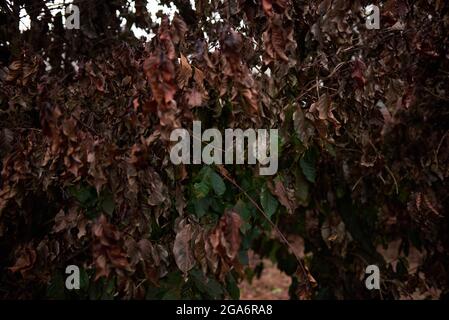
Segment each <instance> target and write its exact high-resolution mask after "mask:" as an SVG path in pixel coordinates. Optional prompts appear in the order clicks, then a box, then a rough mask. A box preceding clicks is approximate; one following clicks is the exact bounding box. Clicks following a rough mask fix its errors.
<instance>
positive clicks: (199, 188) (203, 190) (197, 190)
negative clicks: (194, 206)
mask: <svg viewBox="0 0 449 320" xmlns="http://www.w3.org/2000/svg"><path fill="white" fill-rule="evenodd" d="M193 192H194V194H195V197H196V198H197V199H201V198H205V197H206V196H207V195H208V194H209V185H208V184H207V183H206V182H205V181H201V182H197V183H195V184H194V185H193Z"/></svg>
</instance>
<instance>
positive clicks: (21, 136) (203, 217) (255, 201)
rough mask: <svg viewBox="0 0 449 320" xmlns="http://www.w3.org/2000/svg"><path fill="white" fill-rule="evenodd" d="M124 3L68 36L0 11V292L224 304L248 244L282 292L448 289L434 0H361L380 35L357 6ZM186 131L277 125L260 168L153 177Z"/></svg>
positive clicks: (448, 117)
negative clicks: (374, 10)
mask: <svg viewBox="0 0 449 320" xmlns="http://www.w3.org/2000/svg"><path fill="white" fill-rule="evenodd" d="M134 2H135V10H134V11H132V10H131V9H130V7H129V6H130V3H129V2H128V1H125V0H114V1H108V0H96V1H85V0H75V1H74V3H75V4H77V5H78V6H79V8H80V17H81V29H80V30H68V29H65V28H64V25H63V19H62V16H61V14H60V13H58V14H53V13H52V12H51V10H50V9H49V8H51V6H52V5H54V4H52V2H51V1H41V0H16V1H0V17H1V18H0V58H1V61H0V84H1V87H0V127H1V131H0V145H1V150H0V157H1V178H0V179H1V180H0V297H2V298H72V299H77V298H81V299H84V298H90V299H100V298H125V299H126V298H154V299H159V298H164V299H170V298H223V297H231V298H238V297H239V290H238V282H239V281H240V280H241V279H243V278H251V277H253V276H256V275H257V274H258V272H260V268H256V269H251V268H249V267H248V258H247V252H248V250H249V249H252V250H254V251H255V252H257V253H258V254H260V255H261V256H263V257H268V258H270V259H272V260H273V261H274V262H276V263H277V264H278V267H279V268H280V269H281V270H283V271H284V272H286V273H287V274H288V275H290V276H291V277H292V280H293V281H292V285H291V288H290V296H291V297H292V298H294V299H297V298H300V299H303V298H312V299H320V298H337V299H343V298H353V299H358V298H385V299H393V298H439V297H444V296H447V294H448V290H449V270H448V268H447V266H448V265H449V254H448V253H449V241H448V240H449V220H448V219H449V217H448V213H449V210H448V208H449V197H448V190H449V180H448V178H449V134H448V132H449V126H448V124H449V108H448V107H447V104H448V101H449V94H448V88H447V82H448V75H449V47H448V43H449V42H448V40H449V39H448V36H449V33H448V30H449V4H448V3H447V2H445V1H441V0H437V1H432V0H416V1H411V0H388V1H375V2H374V4H377V5H379V6H380V8H381V28H380V29H379V30H367V29H366V27H365V15H364V10H363V8H364V7H365V6H366V5H368V4H370V3H369V2H368V1H361V0H356V1H345V0H333V1H332V0H322V1H319V0H310V1H309V0H302V1H301V0H228V1H219V0H212V1H204V0H195V1H194V6H192V5H191V3H190V1H188V0H171V1H168V0H160V1H158V3H159V4H161V5H167V6H170V5H171V6H172V7H171V8H172V9H173V10H175V11H176V13H175V14H174V15H173V16H167V15H163V14H162V13H158V14H157V17H154V16H153V17H152V15H151V14H150V13H149V12H148V10H147V5H148V4H150V5H151V3H152V2H153V3H155V2H156V1H151V0H150V1H146V0H137V1H134ZM21 9H24V10H25V11H26V13H27V15H28V16H29V17H30V20H31V23H30V29H29V30H26V31H21V30H20V24H21V21H20V20H21V15H22V14H23V10H21ZM132 26H137V27H140V28H142V29H144V30H146V31H148V32H150V33H152V34H153V35H154V36H152V37H151V39H146V40H145V39H137V38H136V37H135V36H134V34H133V33H132V32H131V27H132ZM195 119H198V120H201V121H202V123H203V127H206V128H212V127H215V128H218V129H220V130H221V131H222V130H224V129H225V128H242V129H246V128H279V132H280V135H279V141H280V150H279V155H280V158H279V162H280V163H279V171H278V173H277V174H276V175H275V176H259V175H258V169H257V166H254V165H224V166H213V165H212V166H206V165H179V166H175V165H173V164H172V163H171V162H170V157H169V150H170V145H171V143H170V141H169V134H170V132H171V131H172V130H173V129H175V128H181V127H182V128H187V129H191V127H192V121H193V120H195ZM298 243H299V245H298ZM71 264H74V265H77V266H79V267H80V268H81V279H82V281H81V282H82V283H81V290H79V291H67V290H65V289H64V277H65V274H64V270H65V267H66V266H67V265H71ZM369 264H377V265H378V266H379V267H380V268H381V274H382V282H381V290H380V291H376V290H374V291H368V290H367V289H366V288H365V286H364V282H363V276H364V271H365V268H366V266H367V265H369Z"/></svg>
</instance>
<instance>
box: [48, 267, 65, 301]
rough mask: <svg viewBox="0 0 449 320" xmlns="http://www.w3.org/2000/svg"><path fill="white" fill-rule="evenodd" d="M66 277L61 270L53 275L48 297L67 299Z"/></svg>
mask: <svg viewBox="0 0 449 320" xmlns="http://www.w3.org/2000/svg"><path fill="white" fill-rule="evenodd" d="M64 288H65V284H64V277H63V276H62V274H61V273H60V272H58V273H56V274H54V275H53V277H52V278H51V281H50V284H49V285H48V287H47V297H48V298H50V299H56V300H61V299H65V297H66V296H65V290H64Z"/></svg>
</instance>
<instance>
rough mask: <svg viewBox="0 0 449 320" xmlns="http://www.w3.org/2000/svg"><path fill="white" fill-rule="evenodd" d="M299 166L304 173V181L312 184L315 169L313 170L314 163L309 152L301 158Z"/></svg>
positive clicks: (314, 177)
mask: <svg viewBox="0 0 449 320" xmlns="http://www.w3.org/2000/svg"><path fill="white" fill-rule="evenodd" d="M299 165H300V166H301V169H302V172H303V173H304V176H305V177H306V179H307V180H309V181H310V182H312V183H315V179H316V168H315V161H314V159H313V156H312V154H311V152H309V151H308V152H306V154H305V155H304V157H302V158H301V160H300V161H299Z"/></svg>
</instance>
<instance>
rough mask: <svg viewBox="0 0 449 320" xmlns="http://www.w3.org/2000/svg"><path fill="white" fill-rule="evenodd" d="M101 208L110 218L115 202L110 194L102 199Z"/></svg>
mask: <svg viewBox="0 0 449 320" xmlns="http://www.w3.org/2000/svg"><path fill="white" fill-rule="evenodd" d="M101 207H102V209H103V211H104V212H106V213H107V214H108V215H109V216H112V213H113V212H114V209H115V202H114V197H113V196H112V194H107V195H105V196H104V197H103V198H102V201H101Z"/></svg>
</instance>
